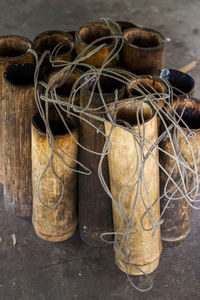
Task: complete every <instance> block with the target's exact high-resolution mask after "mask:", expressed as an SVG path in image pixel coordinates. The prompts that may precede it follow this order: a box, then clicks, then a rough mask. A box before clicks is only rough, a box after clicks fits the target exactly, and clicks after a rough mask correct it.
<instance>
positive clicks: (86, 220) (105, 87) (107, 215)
mask: <svg viewBox="0 0 200 300" xmlns="http://www.w3.org/2000/svg"><path fill="white" fill-rule="evenodd" d="M86 80H88V78H86ZM100 82H101V87H102V92H103V97H104V100H105V102H106V103H107V104H108V103H110V102H113V101H114V99H115V95H114V90H115V89H118V90H119V99H122V97H123V95H124V90H125V88H124V86H123V85H122V84H120V83H119V82H118V81H116V80H112V79H109V78H108V77H107V78H106V77H103V76H102V77H101V81H100ZM93 85H94V82H93V81H89V82H88V83H87V84H85V85H84V87H82V88H81V94H80V106H81V108H84V107H85V106H86V105H87V104H88V101H89V99H90V96H91V89H92V87H93ZM100 106H102V100H101V98H100V94H99V93H98V90H97V89H95V92H94V94H93V96H92V101H91V103H90V105H89V108H90V109H91V108H97V107H100ZM80 116H81V117H83V118H85V119H86V120H87V121H89V122H91V123H92V124H93V125H94V126H96V127H97V128H99V127H100V126H101V125H103V123H102V122H100V121H97V120H94V119H93V118H91V117H90V118H89V117H86V116H85V115H84V114H82V113H80ZM79 140H80V144H81V145H83V146H84V147H86V148H88V149H90V150H92V151H95V152H98V153H101V152H102V150H103V146H104V142H105V138H104V136H103V135H102V134H101V133H98V132H97V130H96V129H95V128H93V127H92V126H90V125H89V124H87V123H86V122H84V121H83V120H81V119H80V139H79ZM79 161H80V162H82V163H83V164H84V165H85V166H87V167H88V168H89V169H90V170H91V171H92V174H90V175H89V176H87V175H82V174H79V179H78V186H79V230H80V235H81V238H82V239H83V240H84V241H85V242H87V243H88V244H91V245H93V246H105V245H107V244H106V243H105V242H103V241H102V240H101V237H100V236H101V234H102V233H104V232H112V230H113V224H112V208H111V199H110V198H109V197H108V195H107V194H106V192H105V191H104V189H103V187H102V185H101V182H100V180H99V177H98V165H99V161H100V156H99V155H96V154H93V153H89V152H88V151H86V150H84V149H82V148H79ZM102 170H103V171H102V173H103V176H104V179H105V182H106V184H107V185H108V186H109V174H108V163H107V158H105V159H104V162H103V168H102Z"/></svg>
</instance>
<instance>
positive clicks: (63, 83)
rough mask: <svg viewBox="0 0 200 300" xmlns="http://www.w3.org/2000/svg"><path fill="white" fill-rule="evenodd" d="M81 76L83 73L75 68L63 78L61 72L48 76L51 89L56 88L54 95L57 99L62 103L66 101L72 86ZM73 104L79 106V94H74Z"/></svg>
mask: <svg viewBox="0 0 200 300" xmlns="http://www.w3.org/2000/svg"><path fill="white" fill-rule="evenodd" d="M82 75H83V71H81V70H79V69H78V68H76V69H75V70H74V71H72V72H71V73H69V74H67V76H66V77H65V73H63V72H60V73H58V72H53V73H51V74H50V76H49V84H50V83H51V82H52V84H50V86H51V88H53V87H55V88H56V94H57V95H58V97H59V98H60V99H62V100H64V101H68V100H69V97H70V94H71V91H72V88H73V85H74V84H75V82H76V81H77V80H78V79H79V78H80V77H81V76H82ZM73 103H74V104H75V105H80V93H79V92H78V93H76V95H75V96H74V97H73Z"/></svg>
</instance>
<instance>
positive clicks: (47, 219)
mask: <svg viewBox="0 0 200 300" xmlns="http://www.w3.org/2000/svg"><path fill="white" fill-rule="evenodd" d="M65 121H66V123H67V125H68V126H69V128H70V130H71V132H72V135H73V137H74V138H75V139H76V140H78V127H77V124H76V123H74V122H72V121H71V120H67V119H65ZM49 123H50V128H51V130H52V133H53V135H54V139H55V141H56V143H57V144H58V146H59V147H61V149H62V150H63V151H64V152H65V153H66V154H67V155H69V156H71V157H72V158H73V159H77V156H78V146H77V144H76V143H75V141H74V140H73V138H72V135H71V134H70V132H68V131H67V129H66V128H65V127H64V125H63V123H62V121H61V119H59V118H58V117H57V116H56V114H55V113H54V114H50V116H49ZM58 146H57V145H55V144H54V147H55V148H54V150H55V151H56V152H57V153H58V154H59V155H60V156H61V157H62V158H63V160H64V162H65V163H66V164H67V165H68V166H69V167H70V168H72V169H76V162H74V161H73V160H72V159H71V158H69V157H65V156H64V155H63V153H62V151H61V150H60V149H59V148H58ZM50 152H51V149H50V147H49V144H48V140H47V136H46V129H45V125H44V123H43V121H42V119H41V117H40V116H39V115H36V116H35V117H34V118H33V121H32V182H33V215H32V222H33V226H34V229H35V232H36V234H37V236H39V237H40V238H41V239H43V240H47V241H51V242H59V241H64V240H66V239H69V238H70V237H71V236H72V235H73V234H74V233H75V231H76V227H77V221H78V220H77V204H76V191H77V173H76V172H75V171H73V170H70V169H69V168H67V167H66V166H65V165H64V163H63V162H62V161H61V160H60V159H59V158H58V156H57V155H55V153H54V154H53V167H54V170H55V172H56V174H57V176H58V177H59V179H60V180H61V181H62V182H63V185H64V194H63V198H62V200H61V202H60V203H58V199H59V197H60V196H61V193H62V188H61V183H60V181H59V180H58V178H56V176H55V175H54V174H53V172H52V169H51V167H50V166H49V167H48V168H47V170H46V172H45V173H44V176H43V177H42V179H41V180H40V176H41V174H42V172H43V171H44V169H45V167H46V165H47V163H48V160H49V158H50ZM39 180H40V184H39ZM38 184H39V185H38ZM38 188H39V195H40V199H39V198H38V193H37V189H38ZM40 200H41V201H40ZM57 203H58V205H57ZM46 206H47V207H46ZM52 206H55V207H54V208H52Z"/></svg>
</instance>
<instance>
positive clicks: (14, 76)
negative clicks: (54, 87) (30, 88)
mask: <svg viewBox="0 0 200 300" xmlns="http://www.w3.org/2000/svg"><path fill="white" fill-rule="evenodd" d="M35 67H36V66H35V65H34V64H29V63H27V64H16V65H10V66H8V67H7V68H6V70H5V72H4V78H5V79H7V80H8V81H9V82H10V83H11V84H13V85H21V86H26V85H33V84H34V73H35ZM38 80H39V81H41V80H42V81H44V80H45V73H44V72H43V71H42V70H40V72H39V76H38Z"/></svg>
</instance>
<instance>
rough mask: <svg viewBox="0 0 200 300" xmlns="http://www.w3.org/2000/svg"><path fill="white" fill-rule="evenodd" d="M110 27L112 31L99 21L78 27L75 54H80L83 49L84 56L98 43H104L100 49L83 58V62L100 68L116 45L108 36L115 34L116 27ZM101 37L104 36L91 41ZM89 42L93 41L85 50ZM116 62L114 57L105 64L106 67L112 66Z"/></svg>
mask: <svg viewBox="0 0 200 300" xmlns="http://www.w3.org/2000/svg"><path fill="white" fill-rule="evenodd" d="M112 29H113V31H114V33H112V32H111V30H110V28H109V27H108V25H107V24H105V23H101V22H98V23H89V24H86V25H84V26H82V27H80V28H79V30H78V31H77V32H76V53H77V55H80V54H81V53H82V52H83V51H84V54H83V55H84V56H86V55H88V54H89V53H90V52H91V51H93V50H95V48H97V47H98V46H99V45H101V44H106V45H105V46H104V47H103V48H102V49H100V50H99V51H97V52H96V53H94V54H92V55H91V56H90V57H87V58H86V59H84V61H83V62H84V63H85V64H89V65H93V66H95V67H96V68H100V67H101V66H102V64H103V63H104V61H105V60H106V59H107V57H108V56H109V54H110V53H111V51H113V48H114V47H115V45H116V42H115V40H114V39H113V38H109V36H113V35H114V34H116V29H115V28H114V27H113V28H112ZM103 37H105V39H104V40H102V41H99V42H96V43H93V42H95V40H97V39H99V38H103ZM91 43H93V45H91V46H90V47H89V48H88V49H87V50H86V48H87V47H88V46H89V45H90V44H91ZM112 55H113V54H112ZM116 64H117V58H116V57H115V58H114V59H112V60H111V61H110V62H109V63H108V64H106V67H113V66H115V65H116Z"/></svg>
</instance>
